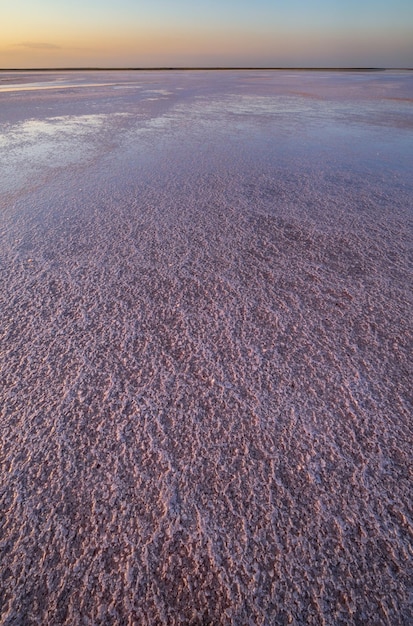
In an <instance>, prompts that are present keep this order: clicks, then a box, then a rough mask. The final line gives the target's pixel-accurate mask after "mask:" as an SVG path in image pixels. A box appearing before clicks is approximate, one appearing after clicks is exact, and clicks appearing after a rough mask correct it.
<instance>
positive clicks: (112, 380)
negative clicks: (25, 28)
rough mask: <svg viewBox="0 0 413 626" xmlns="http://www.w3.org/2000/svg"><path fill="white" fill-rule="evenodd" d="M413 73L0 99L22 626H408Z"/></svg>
mask: <svg viewBox="0 0 413 626" xmlns="http://www.w3.org/2000/svg"><path fill="white" fill-rule="evenodd" d="M412 103H413V75H412V73H407V72H371V73H369V72H366V73H364V72H363V73H347V72H346V73H336V72H297V73H295V72H273V71H239V72H236V71H220V72H195V71H165V72H160V71H158V72H155V71H154V72H79V73H76V72H71V73H64V72H60V73H59V72H57V73H56V74H47V73H39V75H36V74H33V73H30V74H29V73H28V74H27V75H26V74H20V73H16V74H7V73H0V168H1V170H0V171H1V178H0V210H1V213H0V237H1V247H0V254H1V269H2V272H1V290H0V302H1V320H2V322H1V346H2V350H1V356H0V358H1V368H2V369H1V372H2V392H1V393H2V403H1V429H0V441H1V455H0V461H1V492H0V493H1V515H0V520H1V525H2V530H1V544H0V546H1V563H2V571H1V576H2V578H1V580H2V582H1V596H0V597H1V599H0V607H1V608H0V611H1V613H0V621H1V624H3V625H7V626H17V625H22V626H23V625H24V626H26V625H29V624H39V625H40V624H41V625H45V624H51V625H56V626H57V625H60V624H70V625H76V624H90V625H97V624H102V625H105V626H106V625H111V624H113V625H118V624H122V625H123V624H124V625H134V624H139V625H142V626H154V625H167V626H173V625H180V624H184V625H185V624H187V625H192V626H196V625H199V626H201V625H202V624H203V625H206V624H213V625H236V626H238V625H239V626H246V625H251V626H252V625H254V626H255V625H263V626H264V625H265V626H269V625H273V624H275V625H278V624H279V625H284V624H309V625H320V624H325V625H336V624H346V625H351V624H354V625H366V624H375V625H381V624H391V625H392V626H394V625H399V624H400V625H402V624H406V625H407V624H411V623H412V622H413V614H412V610H411V603H410V601H411V596H410V600H409V593H411V580H412V571H411V562H412V509H411V494H412V491H411V450H412V447H413V446H412V429H411V410H412V407H411V395H410V394H411V372H410V359H409V357H410V354H411V345H412V343H411V339H412V325H411V319H412V308H411V293H412V291H411V242H412V228H411V217H412V205H413V179H412V176H411V163H412V157H413V106H412Z"/></svg>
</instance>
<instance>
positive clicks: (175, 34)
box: [0, 0, 413, 67]
mask: <svg viewBox="0 0 413 626" xmlns="http://www.w3.org/2000/svg"><path fill="white" fill-rule="evenodd" d="M0 17H1V19H0V67H44V66H53V67H61V66H90V65H94V66H114V67H116V66H125V65H127V66H179V65H199V66H202V65H206V66H208V65H214V66H215V65H218V66H227V65H232V66H245V65H246V66H257V65H258V66H287V67H288V66H289V67H291V66H300V67H303V66H304V67H315V66H380V67H383V66H384V67H409V66H410V67H411V66H413V0H375V1H373V0H345V1H344V0H307V1H305V0H272V1H271V0H255V1H254V2H252V1H247V0H237V1H236V0H198V1H196V0H175V1H174V2H173V1H172V0H151V1H150V2H149V1H147V0H59V2H56V0H14V1H13V2H7V3H6V2H3V3H2V6H1V8H0Z"/></svg>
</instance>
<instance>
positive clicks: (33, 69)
mask: <svg viewBox="0 0 413 626" xmlns="http://www.w3.org/2000/svg"><path fill="white" fill-rule="evenodd" d="M191 70H192V71H194V70H196V71H225V70H231V71H235V70H240V71H248V70H267V71H317V72H320V71H330V72H332V71H335V72H384V71H391V70H395V71H397V70H402V71H412V70H413V68H412V67H337V66H336V67H324V66H323V67H304V66H303V67H298V66H297V67H276V66H274V67H263V66H253V67H249V66H240V67H237V66H208V67H204V66H201V67H199V66H153V67H128V66H125V67H96V66H90V67H87V66H82V67H20V68H14V67H10V68H0V72H53V71H59V72H61V71H66V72H69V71H77V72H80V71H134V72H135V71H136V72H138V71H139V72H150V71H191Z"/></svg>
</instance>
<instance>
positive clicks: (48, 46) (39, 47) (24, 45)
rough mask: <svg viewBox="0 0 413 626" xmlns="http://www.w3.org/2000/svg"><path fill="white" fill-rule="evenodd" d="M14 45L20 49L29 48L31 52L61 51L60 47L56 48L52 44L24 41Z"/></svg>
mask: <svg viewBox="0 0 413 626" xmlns="http://www.w3.org/2000/svg"><path fill="white" fill-rule="evenodd" d="M14 45H15V46H19V47H21V48H31V49H32V50H61V46H57V45H56V44H54V43H40V42H37V41H24V42H23V43H16V44H14Z"/></svg>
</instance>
